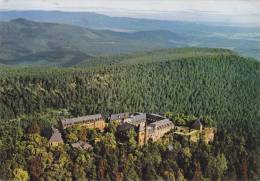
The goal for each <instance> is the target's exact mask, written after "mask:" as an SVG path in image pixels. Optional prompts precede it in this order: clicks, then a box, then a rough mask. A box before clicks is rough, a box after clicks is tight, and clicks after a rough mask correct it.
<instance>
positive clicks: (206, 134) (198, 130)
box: [174, 118, 215, 143]
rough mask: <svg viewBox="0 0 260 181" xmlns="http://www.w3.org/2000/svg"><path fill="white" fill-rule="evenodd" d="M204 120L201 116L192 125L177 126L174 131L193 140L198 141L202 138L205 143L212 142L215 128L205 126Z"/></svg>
mask: <svg viewBox="0 0 260 181" xmlns="http://www.w3.org/2000/svg"><path fill="white" fill-rule="evenodd" d="M202 122H203V120H202V119H201V118H199V119H197V120H196V121H194V123H193V124H192V125H191V126H190V127H188V126H187V127H185V126H176V127H175V131H174V133H175V134H176V135H179V136H180V137H182V138H186V139H187V140H189V141H192V142H197V141H198V140H200V139H202V140H203V141H205V143H209V142H212V141H213V140H214V134H215V128H212V127H204V126H203V124H202Z"/></svg>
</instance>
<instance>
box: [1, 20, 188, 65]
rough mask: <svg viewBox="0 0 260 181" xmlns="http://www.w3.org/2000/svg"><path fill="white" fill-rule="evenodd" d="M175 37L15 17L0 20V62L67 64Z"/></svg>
mask: <svg viewBox="0 0 260 181" xmlns="http://www.w3.org/2000/svg"><path fill="white" fill-rule="evenodd" d="M144 35H146V36H144ZM175 40H176V41H183V40H184V38H183V36H180V35H178V34H176V33H173V32H170V31H149V32H136V33H130V32H128V33H127V32H124V33H119V32H113V31H108V30H94V29H89V28H82V27H78V26H72V25H66V24H58V23H39V22H33V21H29V20H26V19H22V18H19V19H15V20H12V21H9V22H0V45H1V49H0V63H2V64H6V65H52V66H53V65H56V66H64V67H68V66H71V65H75V64H77V63H79V62H81V61H83V60H87V59H89V58H90V57H93V56H97V55H111V54H120V53H129V52H138V51H144V50H153V49H160V48H166V47H176V46H178V43H172V42H171V41H175Z"/></svg>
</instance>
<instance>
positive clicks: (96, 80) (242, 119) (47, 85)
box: [0, 49, 260, 180]
mask: <svg viewBox="0 0 260 181" xmlns="http://www.w3.org/2000/svg"><path fill="white" fill-rule="evenodd" d="M172 51H173V52H172V53H171V50H167V51H162V52H161V53H158V52H156V53H154V54H153V53H150V54H149V53H147V54H143V55H138V56H139V57H138V56H137V57H131V56H130V57H129V56H126V57H125V58H122V59H119V60H118V61H115V59H113V60H111V62H109V59H108V60H106V61H108V62H106V61H105V63H104V64H102V63H101V64H100V63H99V65H97V66H93V67H86V68H68V69H62V68H61V69H60V68H43V69H40V68H39V69H37V68H36V69H31V68H23V69H20V68H19V69H13V68H2V69H0V70H1V71H0V75H1V78H0V94H1V95H0V107H1V109H0V117H1V124H0V163H1V164H0V178H1V179H4V180H12V179H15V177H16V178H17V179H18V178H26V179H29V178H30V179H34V180H72V179H74V180H86V179H89V180H116V179H118V180H121V179H123V180H162V179H168V180H192V179H205V180H214V179H215V180H218V179H223V180H242V179H251V180H253V179H255V178H259V174H260V173H259V156H258V155H260V154H259V145H260V144H259V140H260V139H259V127H260V126H259V121H258V119H257V114H256V113H257V110H258V107H257V106H258V103H259V100H257V96H259V95H258V90H259V81H258V80H259V77H257V72H258V70H257V69H258V64H257V63H256V62H254V61H250V60H248V59H246V58H243V57H240V56H237V55H234V54H232V53H231V52H229V51H225V50H218V49H213V50H208V49H202V50H200V49H187V50H172ZM176 51H177V52H179V55H176V57H174V54H175V53H176ZM185 51H187V52H186V53H187V55H190V56H187V57H186V58H180V57H181V56H182V55H181V54H185ZM167 52H168V53H167ZM174 52H175V53H174ZM196 52H197V53H196ZM205 52H208V53H207V55H206V56H204V55H205V54H204V53H205ZM164 53H167V54H165V55H164ZM158 54H159V55H158ZM193 54H196V56H194V57H193V56H191V55H193ZM153 57H154V58H153ZM160 57H161V58H160ZM127 60H129V61H127ZM110 64H111V65H110ZM67 110H69V111H67ZM126 111H127V112H135V111H140V112H155V113H156V112H166V111H171V112H167V113H166V116H167V117H169V118H171V120H172V121H173V122H174V123H175V124H189V123H190V122H191V121H193V120H194V119H196V118H198V117H203V120H204V121H205V124H208V125H212V124H214V125H215V124H216V126H217V134H216V135H215V138H214V142H213V143H211V144H210V145H206V144H205V143H204V142H202V141H199V142H198V143H192V142H188V141H187V140H178V139H176V137H175V135H174V134H172V133H169V134H168V135H167V136H166V137H165V138H164V139H163V140H162V141H159V142H157V143H152V142H149V143H148V145H145V146H143V147H139V146H137V145H136V139H135V138H136V136H137V135H136V134H135V132H134V131H133V130H132V131H130V132H129V133H128V135H127V136H128V140H129V142H128V144H123V143H121V142H120V141H119V140H120V138H119V137H118V136H117V135H118V134H116V127H117V124H115V123H109V124H108V127H107V128H106V129H105V131H104V132H103V133H102V132H100V131H97V130H95V129H88V130H84V129H82V128H80V127H77V126H76V127H70V128H68V129H67V130H66V131H64V132H63V133H62V136H63V138H64V142H65V143H73V142H75V141H77V140H83V141H85V140H86V141H88V142H90V143H91V144H92V146H93V147H94V148H93V150H80V149H74V148H71V146H70V145H69V144H65V145H63V146H58V147H49V146H48V141H47V138H49V136H50V133H49V132H48V131H46V130H49V129H50V128H51V127H52V126H57V121H58V120H59V119H61V118H62V117H70V116H78V115H86V114H92V113H93V114H94V113H102V114H104V115H108V114H109V113H117V112H126ZM11 119H13V120H11ZM213 120H214V121H213ZM37 125H38V126H37ZM39 128H40V129H39ZM39 130H40V131H39ZM21 168H22V170H17V169H21ZM26 172H27V175H28V176H29V177H27V176H26Z"/></svg>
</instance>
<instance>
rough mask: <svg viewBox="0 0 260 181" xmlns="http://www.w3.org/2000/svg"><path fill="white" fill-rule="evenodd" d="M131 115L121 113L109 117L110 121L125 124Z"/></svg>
mask: <svg viewBox="0 0 260 181" xmlns="http://www.w3.org/2000/svg"><path fill="white" fill-rule="evenodd" d="M129 116H130V114H129V113H119V114H111V115H110V117H109V121H110V122H112V121H116V122H118V123H122V122H124V120H125V119H127V118H129Z"/></svg>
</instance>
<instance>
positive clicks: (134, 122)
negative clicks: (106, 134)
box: [118, 113, 174, 145]
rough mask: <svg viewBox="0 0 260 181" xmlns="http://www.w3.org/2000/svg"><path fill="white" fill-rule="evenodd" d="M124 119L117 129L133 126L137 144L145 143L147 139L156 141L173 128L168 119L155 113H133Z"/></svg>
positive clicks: (125, 129) (121, 130)
mask: <svg viewBox="0 0 260 181" xmlns="http://www.w3.org/2000/svg"><path fill="white" fill-rule="evenodd" d="M124 121H125V122H124V123H123V124H121V125H120V126H119V127H118V130H119V131H120V132H125V131H128V130H130V129H131V128H133V129H134V130H135V132H136V133H137V142H138V144H139V145H144V144H146V143H147V142H148V140H149V139H150V140H151V141H157V140H159V139H160V138H162V137H163V136H164V135H165V134H166V133H168V132H169V131H171V130H172V129H173V128H174V125H173V123H172V122H171V121H170V120H169V119H166V118H165V117H162V116H159V115H155V114H145V113H135V114H134V115H133V116H131V117H130V118H128V119H126V120H124Z"/></svg>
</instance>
